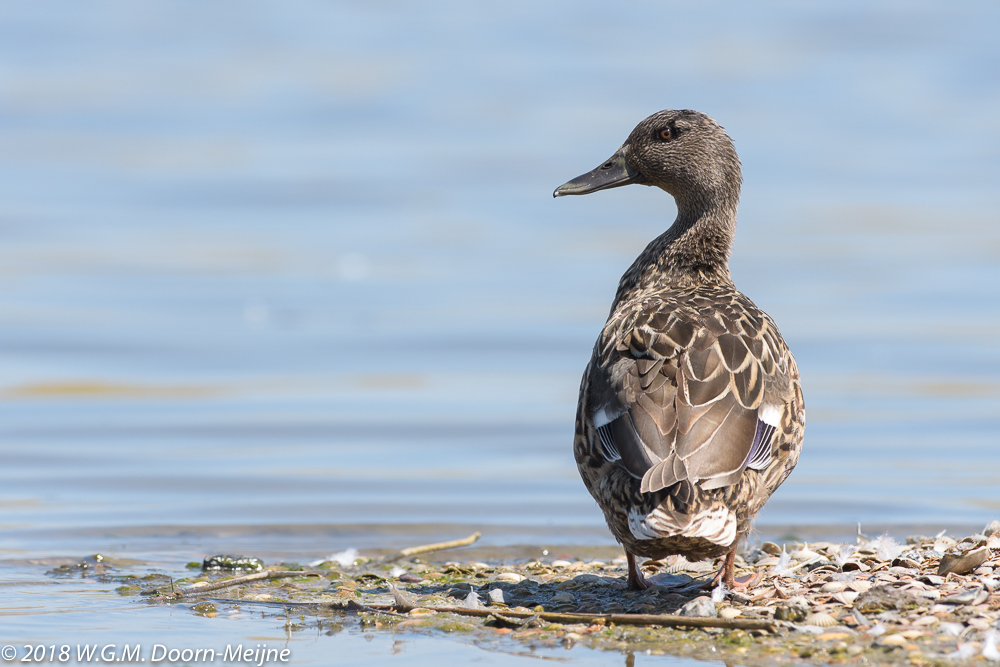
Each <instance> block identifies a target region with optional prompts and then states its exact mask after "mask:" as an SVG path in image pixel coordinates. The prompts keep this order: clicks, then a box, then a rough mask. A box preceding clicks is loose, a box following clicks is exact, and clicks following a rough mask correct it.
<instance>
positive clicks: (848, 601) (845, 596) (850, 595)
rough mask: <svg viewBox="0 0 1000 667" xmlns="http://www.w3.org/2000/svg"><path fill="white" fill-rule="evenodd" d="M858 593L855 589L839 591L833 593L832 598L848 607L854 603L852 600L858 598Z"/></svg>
mask: <svg viewBox="0 0 1000 667" xmlns="http://www.w3.org/2000/svg"><path fill="white" fill-rule="evenodd" d="M859 595H861V594H860V593H858V592H857V591H842V592H840V593H836V594H834V596H833V599H834V600H836V601H837V602H839V603H841V604H845V605H847V606H848V607H850V606H851V605H852V604H854V601H855V600H857V599H858V596H859Z"/></svg>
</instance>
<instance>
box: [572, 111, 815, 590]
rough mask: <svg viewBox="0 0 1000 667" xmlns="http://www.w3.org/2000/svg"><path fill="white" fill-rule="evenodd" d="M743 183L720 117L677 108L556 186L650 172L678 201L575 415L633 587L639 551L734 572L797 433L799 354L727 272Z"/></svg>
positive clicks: (587, 464) (588, 475)
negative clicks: (712, 562) (717, 563)
mask: <svg viewBox="0 0 1000 667" xmlns="http://www.w3.org/2000/svg"><path fill="white" fill-rule="evenodd" d="M741 182H742V176H741V173H740V161H739V158H738V157H737V155H736V150H735V149H734V148H733V143H732V141H731V140H730V138H729V136H728V135H727V134H726V132H725V130H723V129H722V127H721V126H720V125H719V124H718V123H716V122H715V121H714V120H712V119H711V118H709V117H708V116H706V115H704V114H701V113H698V112H696V111H689V110H683V111H673V110H667V111H661V112H659V113H656V114H653V115H652V116H650V117H649V118H647V119H646V120H644V121H642V122H641V123H639V125H637V126H636V128H635V129H634V130H632V134H630V135H629V138H628V140H627V141H626V142H625V144H624V145H622V147H621V148H619V149H618V151H617V152H616V153H615V154H614V155H613V156H612V157H611V159H609V160H608V161H607V162H605V163H604V164H602V165H601V166H600V167H598V168H597V169H595V170H593V171H591V172H589V173H587V174H584V175H583V176H580V177H578V178H575V179H573V180H572V181H570V182H569V183H566V184H565V185H563V186H560V187H559V188H558V189H557V190H556V191H555V193H554V194H553V196H556V197H559V196H562V195H583V194H588V193H591V192H596V191H598V190H605V189H607V188H616V187H619V186H622V185H628V184H629V183H640V184H643V185H652V186H656V187H659V188H661V189H662V190H665V191H666V192H668V193H670V194H671V195H673V197H674V200H675V201H676V202H677V219H676V220H674V223H673V224H672V225H671V226H670V228H669V229H668V230H667V231H666V232H664V233H663V234H661V235H660V236H659V237H657V238H656V239H654V240H653V241H652V243H650V244H649V245H648V246H646V249H645V250H644V251H643V252H642V254H641V255H639V257H638V259H636V260H635V262H634V263H633V264H632V266H631V267H629V269H628V271H626V272H625V275H624V276H622V279H621V282H620V283H619V284H618V292H617V294H616V295H615V300H614V303H613V304H612V306H611V314H610V316H609V317H608V321H607V323H606V324H605V325H604V329H603V330H602V331H601V335H600V336H599V337H598V339H597V343H596V345H595V346H594V353H593V356H592V357H591V359H590V363H589V364H588V365H587V370H586V371H585V372H584V375H583V383H582V385H581V387H580V402H579V407H578V409H577V415H576V436H575V438H574V442H573V450H574V454H575V456H576V463H577V467H578V468H579V470H580V475H581V476H582V477H583V481H584V483H585V484H586V485H587V489H588V490H589V491H590V493H591V495H592V496H593V497H594V499H595V500H597V503H598V505H600V507H601V509H602V510H603V511H604V517H605V520H606V521H607V523H608V527H609V528H610V529H611V532H612V533H614V535H615V537H616V538H617V539H618V541H619V542H621V543H622V545H623V546H624V547H625V553H626V556H627V557H628V563H629V576H628V584H629V587H630V588H633V589H643V588H647V587H648V586H649V585H650V584H649V582H648V581H646V580H645V579H644V578H643V575H642V573H641V572H640V570H639V568H638V567H637V565H636V561H635V557H636V556H646V557H650V558H663V557H665V556H668V555H671V554H680V555H682V556H684V557H686V558H687V559H688V560H691V561H698V560H704V559H708V558H719V557H721V556H725V557H726V559H725V563H724V564H723V566H722V568H721V569H720V570H719V573H718V574H717V575H716V579H715V581H714V582H713V583H716V582H718V581H719V580H721V581H722V582H724V583H725V584H726V585H727V586H729V587H731V588H732V587H736V586H738V584H737V582H736V580H735V578H734V571H733V570H734V558H735V556H736V549H737V547H738V545H739V543H740V540H741V539H742V538H744V537H745V536H746V534H747V533H748V532H749V530H750V528H751V524H752V522H753V518H754V516H755V515H756V514H757V512H759V511H760V509H761V508H762V507H763V506H764V503H765V502H767V499H768V498H769V497H770V495H771V494H772V493H773V492H774V490H775V489H777V488H778V486H779V485H780V484H781V483H782V482H783V481H784V480H785V478H786V477H787V476H788V474H789V473H790V472H791V471H792V468H794V467H795V464H796V462H797V461H798V458H799V452H800V451H801V448H802V436H803V431H804V429H805V406H804V404H803V400H802V389H801V387H800V386H799V371H798V368H797V366H796V365H795V360H794V359H793V358H792V354H791V352H790V351H789V350H788V346H787V345H785V341H784V340H783V339H782V338H781V334H780V333H778V328H777V327H776V326H775V324H774V322H773V321H772V320H771V318H770V317H768V316H767V314H766V313H764V312H763V311H762V310H760V309H759V308H758V307H757V306H755V305H754V303H753V302H752V301H750V299H748V298H747V297H746V296H744V295H743V294H742V293H740V291H739V290H737V289H736V286H735V285H733V281H732V278H731V277H730V275H729V266H728V264H729V253H730V249H731V247H732V243H733V233H734V232H735V229H736V206H737V203H738V201H739V195H740V184H741Z"/></svg>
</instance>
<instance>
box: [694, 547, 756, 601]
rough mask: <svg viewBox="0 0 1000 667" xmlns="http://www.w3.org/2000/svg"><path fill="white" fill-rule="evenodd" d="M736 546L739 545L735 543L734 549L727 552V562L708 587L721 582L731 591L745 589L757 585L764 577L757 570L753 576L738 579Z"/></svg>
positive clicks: (713, 586)
mask: <svg viewBox="0 0 1000 667" xmlns="http://www.w3.org/2000/svg"><path fill="white" fill-rule="evenodd" d="M736 548H737V545H735V544H734V545H733V548H732V550H731V551H730V552H729V553H727V554H726V560H725V562H724V563H723V564H722V567H721V568H719V571H718V572H717V573H716V574H715V577H713V578H712V581H710V582H709V583H708V585H707V588H715V587H716V586H718V585H719V583H720V582H721V583H723V584H725V586H726V588H728V589H729V590H731V591H745V590H747V589H748V588H750V587H751V586H756V585H757V584H758V583H759V582H760V580H761V579H762V578H763V575H762V574H761V573H760V572H755V573H753V574H752V575H751V576H749V577H746V578H745V580H740V581H738V580H737V579H736V576H735V575H736ZM741 579H743V578H741Z"/></svg>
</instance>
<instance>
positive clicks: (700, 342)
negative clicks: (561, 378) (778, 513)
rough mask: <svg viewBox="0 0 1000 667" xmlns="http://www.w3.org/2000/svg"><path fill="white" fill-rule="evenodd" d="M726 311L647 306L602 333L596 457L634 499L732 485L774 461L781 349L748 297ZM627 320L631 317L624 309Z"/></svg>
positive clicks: (682, 495)
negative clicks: (621, 474) (629, 485)
mask: <svg viewBox="0 0 1000 667" xmlns="http://www.w3.org/2000/svg"><path fill="white" fill-rule="evenodd" d="M738 297H741V298H735V297H734V298H733V299H732V300H727V303H726V304H725V306H724V307H719V306H718V305H717V304H701V306H702V307H701V308H697V307H692V306H685V305H680V304H677V303H673V302H666V301H659V300H657V301H654V302H646V303H645V304H643V305H642V307H641V308H638V309H633V310H632V311H631V312H632V314H630V315H628V316H627V317H624V318H622V319H621V320H618V321H616V320H615V318H612V321H610V322H609V323H608V326H606V327H605V331H604V333H603V334H602V337H601V339H600V340H599V342H598V346H599V347H598V350H597V352H598V354H599V359H598V363H597V364H594V365H592V374H591V386H592V387H593V388H594V389H597V391H595V392H593V393H592V394H591V395H592V397H593V410H592V414H593V423H594V425H595V427H596V428H597V433H598V436H599V440H600V446H601V450H602V454H603V456H604V458H605V459H607V460H608V461H612V462H616V463H618V464H619V465H621V466H622V467H624V468H625V470H627V471H628V473H629V474H630V475H632V476H633V477H636V478H638V479H641V480H642V484H641V491H642V492H653V491H659V490H661V489H668V488H670V487H674V486H675V485H678V486H677V487H676V488H675V489H674V490H673V493H674V495H676V496H677V497H678V499H679V500H681V501H682V502H688V501H689V500H690V497H691V495H692V493H693V489H692V488H691V486H692V485H697V486H699V487H700V488H702V489H714V488H720V487H723V486H728V485H731V484H734V483H735V482H736V481H738V480H739V478H740V477H741V475H742V474H743V471H744V470H746V469H747V468H748V467H749V468H753V469H757V470H761V469H764V468H766V467H767V466H768V465H769V464H770V462H771V460H772V452H771V445H772V441H773V436H774V432H775V429H776V428H777V426H778V425H779V423H780V419H781V415H782V412H783V410H784V409H785V405H786V403H787V401H786V400H785V396H784V394H786V393H790V392H791V382H790V379H789V373H788V365H787V363H786V359H787V357H788V352H787V347H786V346H785V344H784V341H783V340H782V339H781V337H780V335H779V334H778V332H777V328H776V327H775V326H774V324H773V323H772V322H771V321H770V319H769V318H768V317H767V316H766V315H765V314H764V313H762V312H761V311H760V310H758V309H757V308H756V306H754V305H753V304H752V303H751V302H750V301H749V300H748V299H746V297H743V296H742V295H738ZM625 312H628V310H627V309H626V311H625Z"/></svg>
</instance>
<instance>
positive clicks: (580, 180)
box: [552, 150, 643, 197]
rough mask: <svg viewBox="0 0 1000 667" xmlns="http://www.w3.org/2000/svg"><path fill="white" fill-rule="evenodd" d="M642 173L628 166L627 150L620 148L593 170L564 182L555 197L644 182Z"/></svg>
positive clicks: (584, 193)
mask: <svg viewBox="0 0 1000 667" xmlns="http://www.w3.org/2000/svg"><path fill="white" fill-rule="evenodd" d="M642 181H643V179H642V174H640V173H639V172H638V171H636V170H635V169H633V168H632V167H630V166H628V161H627V160H626V159H625V151H624V150H619V151H618V152H617V153H615V154H614V155H612V156H611V159H609V160H608V161H607V162H605V163H604V164H602V165H601V166H600V167H598V168H597V169H594V170H593V171H588V172H587V173H586V174H583V175H582V176H577V177H576V178H574V179H573V180H572V181H570V182H569V183H564V184H563V185H560V186H559V187H558V188H556V191H555V192H553V193H552V196H553V197H562V196H564V195H587V194H590V193H591V192H597V191H598V190H607V189H609V188H620V187H621V186H623V185H628V184H629V183H642Z"/></svg>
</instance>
